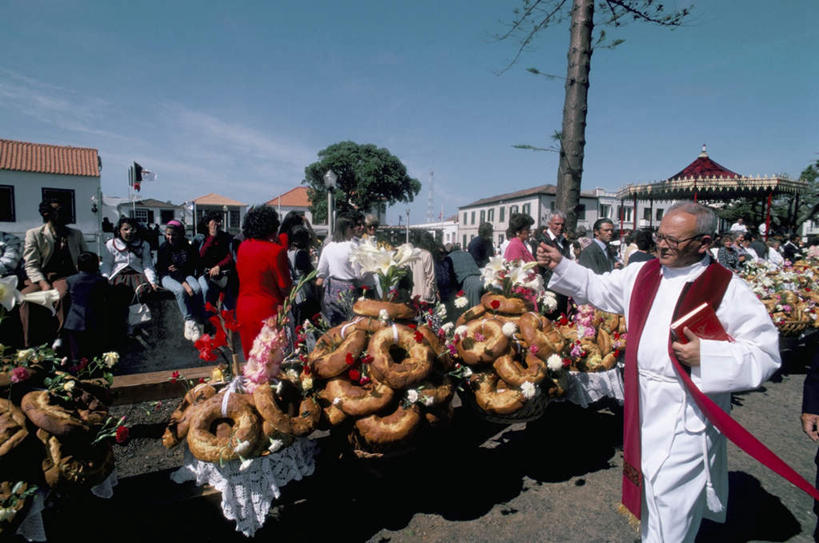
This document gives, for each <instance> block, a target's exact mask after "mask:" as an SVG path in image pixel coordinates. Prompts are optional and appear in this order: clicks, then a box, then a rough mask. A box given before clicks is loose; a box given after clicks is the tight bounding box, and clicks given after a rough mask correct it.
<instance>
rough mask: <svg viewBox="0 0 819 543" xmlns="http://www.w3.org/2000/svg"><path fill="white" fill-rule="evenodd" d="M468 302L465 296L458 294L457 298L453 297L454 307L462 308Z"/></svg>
mask: <svg viewBox="0 0 819 543" xmlns="http://www.w3.org/2000/svg"><path fill="white" fill-rule="evenodd" d="M468 303H469V300H467V299H466V296H459V297H458V298H455V307H457V308H458V309H463V308H464V307H466V304H468Z"/></svg>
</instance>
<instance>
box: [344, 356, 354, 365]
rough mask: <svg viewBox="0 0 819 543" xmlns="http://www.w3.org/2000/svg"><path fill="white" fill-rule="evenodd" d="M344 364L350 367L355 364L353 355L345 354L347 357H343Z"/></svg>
mask: <svg viewBox="0 0 819 543" xmlns="http://www.w3.org/2000/svg"><path fill="white" fill-rule="evenodd" d="M344 362H346V363H347V365H348V366H352V365H353V364H355V358H353V353H347V356H346V357H344Z"/></svg>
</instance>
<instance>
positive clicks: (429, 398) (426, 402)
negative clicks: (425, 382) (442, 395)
mask: <svg viewBox="0 0 819 543" xmlns="http://www.w3.org/2000/svg"><path fill="white" fill-rule="evenodd" d="M423 402H424V405H425V406H427V407H432V404H434V403H435V399H434V398H433V397H432V396H424V399H423Z"/></svg>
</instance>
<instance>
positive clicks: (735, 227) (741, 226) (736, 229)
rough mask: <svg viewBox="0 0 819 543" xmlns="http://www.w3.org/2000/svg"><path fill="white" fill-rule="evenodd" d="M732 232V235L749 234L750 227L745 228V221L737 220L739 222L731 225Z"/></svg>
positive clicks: (740, 218)
mask: <svg viewBox="0 0 819 543" xmlns="http://www.w3.org/2000/svg"><path fill="white" fill-rule="evenodd" d="M730 232H731V233H732V234H745V233H746V232H748V227H747V226H745V219H743V218H742V217H739V218H737V221H736V222H735V223H734V224H732V225H731V228H730Z"/></svg>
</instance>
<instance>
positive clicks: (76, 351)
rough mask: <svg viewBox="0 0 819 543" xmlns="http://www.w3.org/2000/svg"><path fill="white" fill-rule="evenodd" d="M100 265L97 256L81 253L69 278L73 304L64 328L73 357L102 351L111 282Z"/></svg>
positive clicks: (69, 297)
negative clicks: (106, 278) (101, 270)
mask: <svg viewBox="0 0 819 543" xmlns="http://www.w3.org/2000/svg"><path fill="white" fill-rule="evenodd" d="M99 267H100V266H99V259H98V258H97V255H95V254H94V253H89V252H83V253H80V255H79V257H77V269H78V270H79V272H78V273H75V274H74V275H71V276H69V277H68V278H67V279H66V283H68V299H69V300H70V306H69V308H68V314H67V315H66V318H65V325H64V326H63V330H64V331H65V336H66V339H67V340H68V350H69V353H68V354H69V356H70V358H71V359H72V360H79V359H80V358H89V359H90V358H93V357H94V356H97V355H99V354H100V353H101V352H102V346H103V345H102V340H103V338H104V337H105V330H104V326H105V307H106V297H107V293H108V281H106V280H105V278H104V277H103V276H102V275H100V272H99Z"/></svg>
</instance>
